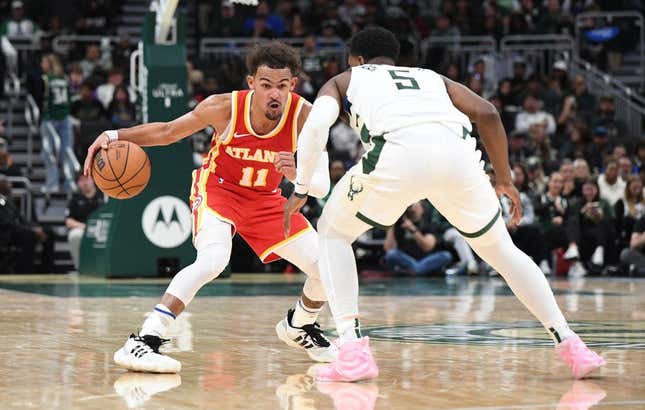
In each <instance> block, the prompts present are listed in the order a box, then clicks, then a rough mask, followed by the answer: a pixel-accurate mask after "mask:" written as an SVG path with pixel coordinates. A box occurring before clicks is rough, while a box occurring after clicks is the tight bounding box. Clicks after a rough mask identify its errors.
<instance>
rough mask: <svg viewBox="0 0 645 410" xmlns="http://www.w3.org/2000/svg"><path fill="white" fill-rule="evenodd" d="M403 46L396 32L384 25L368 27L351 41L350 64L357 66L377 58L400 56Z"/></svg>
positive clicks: (393, 59)
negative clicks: (385, 27)
mask: <svg viewBox="0 0 645 410" xmlns="http://www.w3.org/2000/svg"><path fill="white" fill-rule="evenodd" d="M400 50H401V46H400V44H399V41H398V40H397V39H396V36H395V35H394V33H392V32H391V31H390V30H386V29H384V28H383V27H376V26H375V27H368V28H365V29H363V30H361V31H359V32H358V33H356V34H355V35H354V37H352V39H351V40H350V41H349V65H350V66H352V67H355V66H357V65H362V64H365V63H369V62H370V61H371V60H373V59H375V58H381V59H387V60H391V61H390V63H391V64H394V62H395V61H396V60H397V58H399V51H400Z"/></svg>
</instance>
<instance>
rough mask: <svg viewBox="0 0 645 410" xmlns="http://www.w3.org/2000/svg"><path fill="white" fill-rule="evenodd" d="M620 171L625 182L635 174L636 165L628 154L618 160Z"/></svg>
mask: <svg viewBox="0 0 645 410" xmlns="http://www.w3.org/2000/svg"><path fill="white" fill-rule="evenodd" d="M618 168H619V171H618V173H619V174H620V179H621V180H622V181H623V182H627V181H628V180H629V178H631V176H632V175H634V166H633V165H632V160H631V159H630V158H629V157H628V156H624V157H620V159H619V160H618Z"/></svg>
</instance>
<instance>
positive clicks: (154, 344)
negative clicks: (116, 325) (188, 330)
mask: <svg viewBox="0 0 645 410" xmlns="http://www.w3.org/2000/svg"><path fill="white" fill-rule="evenodd" d="M130 337H133V338H134V340H135V341H137V342H142V343H143V344H142V345H139V346H137V347H135V348H134V349H132V350H131V351H130V353H132V354H134V355H135V356H136V357H141V356H143V355H145V354H147V353H157V354H159V348H160V347H161V345H163V344H164V343H168V342H169V341H170V339H162V338H160V337H159V336H153V335H143V336H139V335H137V336H135V335H134V334H133V335H131V336H130Z"/></svg>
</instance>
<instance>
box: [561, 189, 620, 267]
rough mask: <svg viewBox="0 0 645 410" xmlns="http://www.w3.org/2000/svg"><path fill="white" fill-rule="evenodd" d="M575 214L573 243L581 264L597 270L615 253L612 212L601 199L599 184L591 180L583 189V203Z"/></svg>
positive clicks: (581, 202)
mask: <svg viewBox="0 0 645 410" xmlns="http://www.w3.org/2000/svg"><path fill="white" fill-rule="evenodd" d="M576 214H577V217H578V221H577V224H576V229H577V235H575V237H576V238H575V242H576V244H577V248H578V249H579V250H580V260H581V262H583V264H585V265H587V266H588V267H590V268H592V269H598V268H599V267H602V266H603V265H604V263H605V259H608V258H607V256H610V257H611V256H612V255H613V252H614V251H615V231H614V222H613V219H614V215H613V208H612V207H611V206H610V205H609V204H608V203H607V201H605V200H604V199H601V198H600V194H599V189H598V184H597V183H596V181H594V180H593V179H588V180H587V181H585V183H584V184H583V185H582V200H581V201H580V204H579V206H578V207H577V212H576ZM565 257H566V255H565Z"/></svg>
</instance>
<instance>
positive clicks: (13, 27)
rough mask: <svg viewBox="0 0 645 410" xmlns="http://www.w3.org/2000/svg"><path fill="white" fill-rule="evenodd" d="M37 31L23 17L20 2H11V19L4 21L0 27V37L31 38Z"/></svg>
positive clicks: (29, 20) (23, 12)
mask: <svg viewBox="0 0 645 410" xmlns="http://www.w3.org/2000/svg"><path fill="white" fill-rule="evenodd" d="M36 31H38V26H36V24H35V23H34V22H33V21H32V20H31V19H29V18H28V17H25V8H24V5H23V3H22V1H12V2H11V18H9V19H7V20H4V21H3V22H2V24H1V25H0V36H8V37H31V36H33V35H34V34H36Z"/></svg>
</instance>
